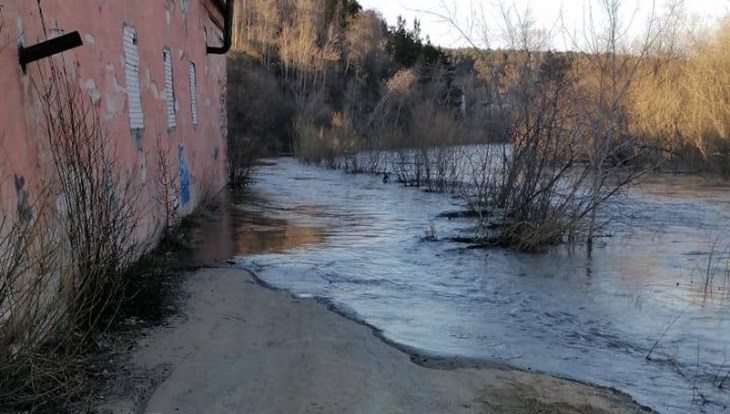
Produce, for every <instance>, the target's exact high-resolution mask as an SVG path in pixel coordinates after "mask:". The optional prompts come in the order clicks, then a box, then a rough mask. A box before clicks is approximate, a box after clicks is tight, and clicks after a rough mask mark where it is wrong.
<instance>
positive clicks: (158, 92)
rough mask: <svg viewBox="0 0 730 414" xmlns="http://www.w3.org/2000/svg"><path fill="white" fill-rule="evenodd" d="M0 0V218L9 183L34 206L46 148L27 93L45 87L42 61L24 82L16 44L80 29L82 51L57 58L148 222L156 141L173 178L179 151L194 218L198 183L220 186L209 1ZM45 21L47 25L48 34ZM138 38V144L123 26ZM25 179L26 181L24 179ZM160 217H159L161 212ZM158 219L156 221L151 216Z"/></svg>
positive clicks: (218, 61) (11, 202) (216, 65)
mask: <svg viewBox="0 0 730 414" xmlns="http://www.w3.org/2000/svg"><path fill="white" fill-rule="evenodd" d="M40 4H41V6H40V9H39V6H38V2H37V1H36V0H0V5H2V9H1V10H0V13H1V14H2V19H1V20H0V25H1V26H0V210H4V211H11V209H14V208H15V207H14V206H15V205H16V204H17V201H18V197H17V191H16V179H15V177H16V176H18V177H23V178H24V181H25V184H24V185H23V188H24V190H25V191H27V192H29V193H30V196H31V198H32V196H33V193H34V192H35V190H37V189H38V186H39V185H41V184H40V183H41V181H42V180H40V177H38V175H39V174H40V171H41V170H42V168H41V167H42V166H41V164H42V163H43V162H44V161H43V160H44V156H43V151H44V140H45V137H43V135H42V131H41V130H39V128H40V125H41V121H42V119H41V118H42V117H41V116H40V115H39V110H38V107H39V106H38V103H37V102H34V99H35V98H34V96H35V95H34V93H33V85H34V83H38V82H43V81H44V80H43V79H42V76H41V72H40V68H41V67H42V66H41V65H43V64H44V62H43V61H40V62H37V63H31V64H30V65H29V66H28V73H27V74H23V73H22V71H21V68H20V65H19V64H18V44H19V42H22V43H24V44H25V45H27V46H29V45H33V44H36V43H38V42H40V41H44V40H46V39H48V38H50V37H53V36H55V35H57V34H60V33H68V32H72V31H79V33H80V34H81V37H82V39H83V41H84V45H83V46H82V47H80V48H77V49H74V50H72V51H68V52H65V53H64V54H63V57H64V60H65V62H66V63H67V64H71V65H72V67H73V71H74V72H75V74H76V75H75V76H78V82H79V85H80V86H81V87H82V88H83V89H84V91H85V92H86V93H88V96H89V99H91V100H92V101H93V102H94V105H96V107H97V110H98V113H99V114H100V116H101V118H102V120H103V125H104V128H105V131H106V132H107V135H108V139H109V140H110V142H112V143H113V147H114V149H115V152H116V155H117V157H118V159H119V161H121V162H122V163H123V164H124V165H126V166H128V168H130V169H131V168H137V169H138V173H137V174H136V179H137V180H139V183H138V184H139V188H140V189H141V190H140V191H142V192H143V193H144V195H145V199H146V201H145V202H146V203H149V204H150V205H149V207H150V208H149V209H146V210H148V211H150V212H151V213H152V214H153V215H159V214H161V209H159V208H157V207H159V206H154V205H153V203H154V202H155V201H154V200H158V199H159V197H157V195H156V193H157V192H158V187H159V185H157V184H156V177H155V175H156V174H157V170H158V168H156V165H157V163H156V158H157V152H156V151H157V145H158V144H157V143H158V142H160V143H162V146H163V147H164V148H168V149H169V150H170V154H169V160H170V161H171V164H172V166H173V172H175V173H177V172H178V171H179V165H178V161H179V160H178V151H179V147H180V146H181V145H182V148H184V153H185V157H186V159H187V163H188V165H189V168H190V174H191V183H192V185H191V197H192V198H191V201H190V203H188V204H187V205H186V206H184V208H183V210H184V212H189V211H190V210H192V209H193V208H194V206H195V204H196V203H197V200H198V198H199V195H200V192H201V187H202V184H203V181H208V182H209V184H210V185H212V186H214V187H215V188H221V187H222V186H223V185H224V180H225V179H226V174H225V150H226V143H225V127H224V125H222V124H223V123H224V122H225V119H224V118H223V117H222V114H224V113H225V112H224V111H222V105H223V96H224V93H225V90H224V89H225V58H224V57H223V56H218V55H208V54H206V45H207V44H210V45H211V46H217V45H219V43H220V42H219V40H218V37H219V35H220V28H219V25H217V24H216V23H215V22H214V21H213V19H216V20H220V21H222V19H221V16H219V15H216V12H215V11H216V9H215V8H214V7H213V6H212V5H211V4H210V0H125V1H121V0H72V1H69V0H43V1H41V2H40ZM42 22H45V30H44V27H43V24H42ZM125 24H126V25H130V26H133V27H134V28H135V29H136V32H137V39H138V51H139V58H140V73H139V78H140V79H139V80H140V86H141V97H142V108H143V111H144V124H145V129H144V134H143V136H142V139H141V140H140V141H139V142H136V140H135V139H134V138H133V134H132V131H131V130H130V121H129V115H128V104H127V95H126V90H125V72H124V51H123V40H122V33H123V26H124V25H125ZM165 47H167V48H169V50H170V51H171V55H172V66H173V77H174V90H175V98H176V108H177V112H176V122H177V127H176V128H175V129H174V130H171V131H168V128H167V112H166V100H165V96H166V95H165V93H164V89H165V79H164V67H163V48H165ZM190 61H192V62H194V63H195V65H196V69H197V71H196V72H197V101H198V113H199V125H198V126H193V122H192V115H191V106H190V100H191V91H190V86H189V82H188V64H189V62H190ZM21 181H23V180H21ZM158 212H160V213H158ZM157 218H158V219H159V217H157Z"/></svg>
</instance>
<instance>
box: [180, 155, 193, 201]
mask: <svg viewBox="0 0 730 414" xmlns="http://www.w3.org/2000/svg"><path fill="white" fill-rule="evenodd" d="M179 156H180V198H181V200H182V204H183V206H185V205H187V204H188V203H189V202H190V169H189V168H188V161H187V159H186V158H185V149H184V148H183V146H182V145H180V148H179Z"/></svg>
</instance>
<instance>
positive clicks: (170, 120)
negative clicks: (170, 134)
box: [162, 48, 177, 129]
mask: <svg viewBox="0 0 730 414" xmlns="http://www.w3.org/2000/svg"><path fill="white" fill-rule="evenodd" d="M162 59H163V64H164V65H165V91H166V94H167V129H173V128H175V127H176V126H177V122H176V120H175V88H174V86H173V82H172V56H171V55H170V49H168V48H164V49H163V50H162Z"/></svg>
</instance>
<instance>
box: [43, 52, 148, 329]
mask: <svg viewBox="0 0 730 414" xmlns="http://www.w3.org/2000/svg"><path fill="white" fill-rule="evenodd" d="M46 76H47V78H48V79H49V81H48V82H46V83H45V85H44V87H41V88H38V92H39V98H40V99H39V100H40V102H41V107H42V110H43V114H44V118H45V127H46V134H47V140H48V149H49V153H50V155H51V165H52V167H53V181H52V182H51V183H49V184H50V185H49V188H52V189H53V195H54V196H57V197H59V199H60V200H61V203H60V205H61V207H60V208H59V209H58V215H59V217H58V219H59V221H60V226H61V229H62V230H61V231H62V235H63V244H64V247H65V248H66V249H67V258H68V260H69V262H70V263H69V265H68V266H67V270H66V272H65V273H66V275H65V277H64V278H63V281H62V283H64V290H65V291H66V294H67V295H68V300H69V303H68V305H69V309H68V311H69V315H70V318H71V320H72V321H73V323H74V324H76V326H78V328H80V329H82V330H83V331H88V332H90V331H93V330H95V329H97V328H103V327H104V324H106V323H108V322H109V320H110V319H111V317H113V315H114V314H115V313H116V311H117V310H118V306H119V304H120V295H119V292H121V291H122V289H123V286H124V271H125V270H126V269H127V268H128V267H129V266H130V265H131V264H132V263H133V262H134V261H135V260H136V259H137V258H138V257H139V255H140V254H141V252H142V251H144V250H145V249H144V247H145V246H144V243H145V238H146V236H147V235H146V234H143V233H142V231H143V230H144V229H142V228H141V226H140V224H141V221H140V220H141V219H142V218H143V217H142V216H143V212H142V211H139V210H138V208H137V202H138V197H139V194H141V192H140V191H139V189H138V188H136V187H135V185H134V183H135V178H136V177H135V175H134V173H133V172H130V173H129V175H128V176H124V175H122V174H123V168H122V167H121V166H120V165H119V163H118V161H117V160H118V158H117V155H116V153H115V150H114V147H113V146H111V145H110V143H111V142H113V140H111V139H109V136H108V135H107V134H106V132H105V131H104V129H103V127H102V125H101V124H100V119H99V115H98V114H97V113H96V108H95V107H94V106H93V105H92V104H91V102H90V100H89V99H88V97H87V96H85V95H84V94H83V91H82V90H81V89H80V87H79V85H78V82H77V81H75V79H74V76H72V75H70V74H69V73H68V72H67V69H66V68H65V66H63V63H58V62H56V63H51V65H50V68H49V71H48V73H47V75H46ZM132 171H134V169H132Z"/></svg>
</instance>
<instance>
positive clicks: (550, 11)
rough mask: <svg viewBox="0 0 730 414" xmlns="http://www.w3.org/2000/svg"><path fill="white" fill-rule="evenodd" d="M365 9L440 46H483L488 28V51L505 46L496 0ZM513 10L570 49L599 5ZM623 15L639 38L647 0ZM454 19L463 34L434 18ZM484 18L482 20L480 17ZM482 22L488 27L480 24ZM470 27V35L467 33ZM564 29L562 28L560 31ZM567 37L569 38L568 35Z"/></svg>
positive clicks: (706, 15) (728, 2) (698, 13)
mask: <svg viewBox="0 0 730 414" xmlns="http://www.w3.org/2000/svg"><path fill="white" fill-rule="evenodd" d="M358 1H359V3H360V4H361V5H362V6H363V8H365V9H375V10H377V11H379V12H380V13H381V14H382V15H383V17H385V19H386V20H387V21H388V24H389V25H394V24H395V22H396V18H397V16H398V15H402V16H404V17H405V18H406V20H407V21H408V22H409V26H410V25H411V22H412V21H413V19H414V18H415V17H417V18H418V19H419V20H420V21H421V32H422V34H423V37H426V36H428V37H429V38H430V39H431V41H432V42H433V43H434V44H436V45H439V46H443V47H459V46H466V45H468V44H469V43H468V42H467V41H465V40H464V35H465V34H466V35H468V36H469V37H470V38H471V39H472V41H473V42H474V43H477V44H478V45H479V46H484V42H483V41H482V39H484V38H485V37H484V36H483V35H482V33H483V32H484V31H483V30H481V27H485V26H487V27H489V30H488V37H487V38H488V39H489V42H490V46H492V47H501V46H504V44H503V42H504V38H505V36H504V23H503V20H504V19H500V18H499V16H500V12H499V6H498V1H497V0H358ZM502 3H503V4H506V5H507V6H506V7H508V8H512V11H511V13H514V15H523V14H524V10H525V9H526V8H527V7H529V9H530V10H531V16H532V19H533V20H534V22H535V26H536V27H538V28H540V29H544V30H546V31H547V32H549V33H551V34H553V36H552V39H553V40H552V42H553V44H552V45H550V46H551V48H554V49H571V48H573V47H571V45H573V44H575V43H576V39H579V38H580V34H579V32H581V28H582V27H584V26H585V21H586V16H588V15H589V10H590V8H589V4H593V5H594V6H593V7H594V10H595V5H596V4H597V3H598V1H597V0H506V1H502ZM621 3H622V11H621V13H622V16H623V21H624V22H625V23H624V26H625V29H626V30H625V34H626V35H625V37H626V38H632V39H633V38H636V37H639V36H640V35H641V34H642V32H643V31H644V30H645V28H646V26H647V25H646V22H647V20H648V18H649V16H650V15H651V13H650V12H651V10H652V3H653V2H652V1H651V0H622V2H621ZM683 3H684V11H685V12H686V13H687V15H688V16H692V18H693V19H696V21H702V22H704V23H711V22H713V21H714V20H715V19H717V18H718V17H720V16H724V15H726V14H727V13H728V12H730V0H684V2H683ZM653 10H654V12H655V14H657V15H659V14H662V13H664V12H665V10H666V3H665V0H656V2H655V6H654V7H653ZM449 14H450V15H452V16H454V17H455V18H456V20H457V25H458V26H459V27H461V28H462V29H463V31H464V32H465V33H464V34H460V33H459V32H458V31H457V30H455V29H454V28H453V25H451V24H448V23H445V22H444V21H443V19H442V18H441V17H439V16H438V15H441V16H443V15H449ZM482 16H483V17H482ZM484 22H486V24H482V23H484ZM470 27H472V29H471V30H470V29H469V28H470ZM563 28H566V29H567V30H566V29H563ZM566 33H569V35H567V36H566Z"/></svg>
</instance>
